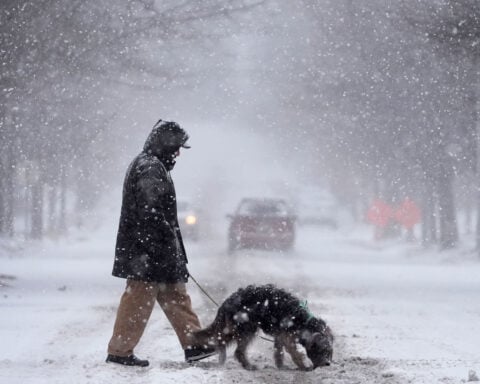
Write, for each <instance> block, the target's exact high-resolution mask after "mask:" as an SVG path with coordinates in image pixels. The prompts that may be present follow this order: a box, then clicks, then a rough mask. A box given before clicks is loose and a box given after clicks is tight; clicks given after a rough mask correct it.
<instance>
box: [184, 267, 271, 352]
mask: <svg viewBox="0 0 480 384" xmlns="http://www.w3.org/2000/svg"><path fill="white" fill-rule="evenodd" d="M190 278H191V279H192V280H193V282H194V283H195V284H196V285H197V287H198V288H199V289H200V290H201V291H202V292H203V294H204V295H205V296H207V297H208V298H209V299H210V301H211V302H212V303H213V304H215V305H216V306H217V308H218V307H220V305H219V304H218V303H217V302H216V301H215V300H214V299H213V298H212V296H210V295H209V294H208V292H207V291H206V290H205V289H204V288H203V287H202V286H201V285H200V283H199V282H198V281H197V280H196V279H195V278H194V277H193V276H192V275H191V274H190ZM258 337H260V338H261V339H263V340H266V341H270V342H271V343H273V342H274V341H273V340H271V339H269V338H267V337H263V336H260V335H259V336H258Z"/></svg>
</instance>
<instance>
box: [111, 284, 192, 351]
mask: <svg viewBox="0 0 480 384" xmlns="http://www.w3.org/2000/svg"><path fill="white" fill-rule="evenodd" d="M155 301H158V303H159V304H160V306H161V307H162V309H163V312H165V315H166V316H167V319H168V321H169V322H170V324H171V325H172V327H173V329H174V330H175V333H176V334H177V336H178V339H179V341H180V344H181V346H182V348H183V349H186V348H187V347H188V345H189V344H188V343H189V342H188V340H189V339H188V337H189V334H190V333H191V332H192V331H195V330H198V329H200V321H199V320H198V317H197V315H196V314H195V312H194V311H193V309H192V304H191V300H190V296H189V295H188V293H187V289H186V286H185V284H184V283H176V284H164V283H154V282H144V281H137V280H127V286H126V288H125V292H124V293H123V295H122V298H121V300H120V305H119V307H118V311H117V318H116V320H115V326H114V328H113V336H112V338H111V339H110V342H109V344H108V353H109V354H112V355H116V356H128V355H131V354H132V353H133V349H134V348H135V346H136V345H137V344H138V342H139V341H140V338H141V337H142V334H143V331H144V330H145V327H146V325H147V322H148V319H149V318H150V315H151V314H152V310H153V306H154V304H155Z"/></svg>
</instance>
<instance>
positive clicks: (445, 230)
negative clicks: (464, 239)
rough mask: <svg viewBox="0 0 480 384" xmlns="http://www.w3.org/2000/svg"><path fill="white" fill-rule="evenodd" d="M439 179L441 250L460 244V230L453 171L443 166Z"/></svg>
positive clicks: (447, 166)
mask: <svg viewBox="0 0 480 384" xmlns="http://www.w3.org/2000/svg"><path fill="white" fill-rule="evenodd" d="M441 169H442V171H443V172H440V174H439V175H438V179H437V193H438V207H439V229H440V239H439V240H440V249H451V248H454V247H455V246H456V245H457V243H458V228H457V219H456V215H455V201H454V195H453V177H454V175H453V170H452V169H450V167H449V165H448V164H447V165H445V164H443V166H442V167H441Z"/></svg>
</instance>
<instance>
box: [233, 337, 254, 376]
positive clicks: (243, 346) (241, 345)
mask: <svg viewBox="0 0 480 384" xmlns="http://www.w3.org/2000/svg"><path fill="white" fill-rule="evenodd" d="M254 336H255V334H247V335H242V337H241V338H239V339H238V340H237V349H236V350H235V358H236V359H237V360H238V361H239V362H240V364H242V367H243V368H245V369H248V370H249V371H254V370H256V369H257V367H256V366H255V365H253V364H250V362H249V361H248V359H247V355H246V351H247V347H248V345H249V344H250V343H251V341H252V339H253V337H254Z"/></svg>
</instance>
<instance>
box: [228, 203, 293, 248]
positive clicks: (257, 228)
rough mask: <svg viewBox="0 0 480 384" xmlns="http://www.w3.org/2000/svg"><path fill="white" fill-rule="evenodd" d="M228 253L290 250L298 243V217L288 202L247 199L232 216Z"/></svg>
mask: <svg viewBox="0 0 480 384" xmlns="http://www.w3.org/2000/svg"><path fill="white" fill-rule="evenodd" d="M227 217H229V218H230V226H229V229H228V251H229V252H230V253H232V252H234V251H235V250H237V249H240V248H263V249H282V250H288V249H291V248H292V247H293V244H294V241H295V220H296V218H295V216H294V215H293V213H292V212H291V210H290V208H289V206H288V204H287V202H286V201H285V200H283V199H274V198H244V199H242V200H241V201H240V203H239V204H238V207H237V209H236V210H235V213H233V214H231V215H228V216H227Z"/></svg>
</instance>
